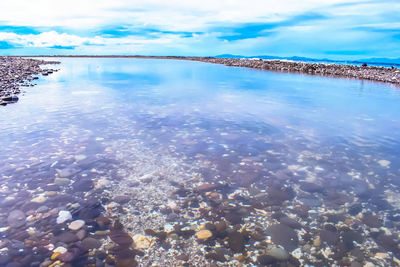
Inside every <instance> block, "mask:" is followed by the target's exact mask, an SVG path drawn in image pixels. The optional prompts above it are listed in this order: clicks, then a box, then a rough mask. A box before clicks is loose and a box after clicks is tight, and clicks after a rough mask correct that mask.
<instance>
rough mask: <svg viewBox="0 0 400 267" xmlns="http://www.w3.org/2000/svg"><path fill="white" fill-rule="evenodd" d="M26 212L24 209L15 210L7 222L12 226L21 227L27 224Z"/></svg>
mask: <svg viewBox="0 0 400 267" xmlns="http://www.w3.org/2000/svg"><path fill="white" fill-rule="evenodd" d="M25 218H26V216H25V213H24V212H23V211H22V210H13V211H11V212H10V214H9V215H8V217H7V223H8V225H10V226H11V227H12V228H19V227H21V226H23V225H24V224H25Z"/></svg>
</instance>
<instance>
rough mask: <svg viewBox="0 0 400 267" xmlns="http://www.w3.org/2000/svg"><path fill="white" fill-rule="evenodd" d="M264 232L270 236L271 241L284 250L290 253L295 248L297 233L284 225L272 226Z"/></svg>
mask: <svg viewBox="0 0 400 267" xmlns="http://www.w3.org/2000/svg"><path fill="white" fill-rule="evenodd" d="M265 232H266V234H267V235H270V236H271V240H272V241H273V242H274V243H275V244H278V245H281V246H282V247H284V248H285V249H286V250H288V251H292V250H294V249H296V248H297V245H298V237H297V233H296V232H295V231H294V230H293V229H292V228H291V227H289V226H287V225H284V224H274V225H271V226H270V227H268V228H267V229H266V230H265Z"/></svg>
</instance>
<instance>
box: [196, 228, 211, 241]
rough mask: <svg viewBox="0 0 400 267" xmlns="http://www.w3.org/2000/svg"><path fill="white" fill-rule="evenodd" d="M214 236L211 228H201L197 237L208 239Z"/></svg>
mask: <svg viewBox="0 0 400 267" xmlns="http://www.w3.org/2000/svg"><path fill="white" fill-rule="evenodd" d="M212 236H213V234H212V232H211V231H209V230H200V231H198V232H197V233H196V237H197V238H198V239H200V240H206V239H209V238H211V237H212Z"/></svg>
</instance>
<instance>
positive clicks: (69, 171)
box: [56, 165, 81, 178]
mask: <svg viewBox="0 0 400 267" xmlns="http://www.w3.org/2000/svg"><path fill="white" fill-rule="evenodd" d="M56 172H57V173H58V175H59V176H60V177H61V178H68V177H70V176H73V175H75V174H77V173H79V172H81V169H80V168H79V167H78V166H75V165H70V166H68V167H67V168H64V169H61V170H60V169H56Z"/></svg>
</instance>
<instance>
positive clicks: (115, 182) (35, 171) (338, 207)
mask: <svg viewBox="0 0 400 267" xmlns="http://www.w3.org/2000/svg"><path fill="white" fill-rule="evenodd" d="M61 61H62V64H61V65H60V66H59V67H60V68H61V70H60V71H59V72H57V73H55V74H53V75H51V76H48V77H45V78H42V79H41V80H40V81H39V85H38V86H36V87H33V88H30V89H29V91H28V92H27V93H26V94H25V96H23V97H21V98H20V101H19V102H18V104H16V105H10V106H7V107H5V108H2V109H1V110H0V175H1V188H0V194H1V195H0V196H1V199H0V219H1V220H0V233H1V242H0V265H2V266H3V265H4V266H7V264H8V265H9V266H50V265H51V264H53V265H52V266H56V265H57V264H58V265H61V264H64V266H86V265H87V266H105V265H106V266H135V265H136V264H139V265H140V266H148V265H149V264H156V265H159V266H171V265H172V266H179V265H182V264H192V265H194V266H213V265H215V264H217V265H221V266H229V265H230V266H238V265H240V264H243V265H244V266H255V265H269V264H275V265H276V264H280V266H301V265H302V266H305V265H309V266H335V265H336V266H363V265H367V266H374V265H375V266H395V265H397V264H398V259H400V248H399V234H400V228H399V227H400V198H399V197H400V192H399V184H400V179H399V176H400V157H399V152H400V116H399V114H400V89H399V88H396V87H393V86H390V85H386V84H379V83H372V82H365V81H359V80H351V79H334V78H325V77H317V76H308V75H298V74H283V73H273V72H264V71H255V70H250V69H242V68H230V67H225V66H220V65H212V64H205V63H199V62H189V61H173V60H151V59H146V60H145V59H68V58H63V59H61ZM16 264H17V265H16ZM90 264H94V265H90ZM368 264H369V265H368Z"/></svg>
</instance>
